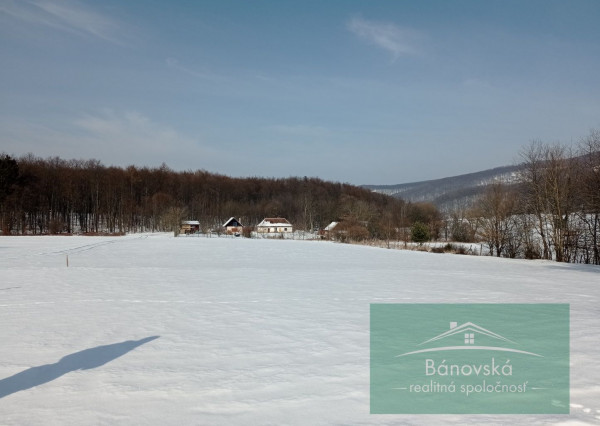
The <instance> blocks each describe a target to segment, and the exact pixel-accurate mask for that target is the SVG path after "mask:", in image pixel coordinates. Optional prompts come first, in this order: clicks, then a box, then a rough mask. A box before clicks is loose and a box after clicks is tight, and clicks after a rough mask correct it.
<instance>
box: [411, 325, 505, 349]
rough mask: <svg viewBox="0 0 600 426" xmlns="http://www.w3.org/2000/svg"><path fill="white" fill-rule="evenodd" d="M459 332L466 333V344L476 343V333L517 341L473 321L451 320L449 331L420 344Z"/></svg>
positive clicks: (501, 339)
mask: <svg viewBox="0 0 600 426" xmlns="http://www.w3.org/2000/svg"><path fill="white" fill-rule="evenodd" d="M457 334H463V335H464V339H465V340H464V343H465V345H474V344H475V336H476V334H480V335H483V336H488V337H491V338H493V339H497V340H500V341H503V342H508V343H515V342H513V341H512V340H509V339H507V338H506V337H503V336H501V335H499V334H497V333H494V332H493V331H490V330H487V329H485V328H483V327H480V326H478V325H477V324H473V323H472V322H466V323H464V324H462V325H458V323H457V322H451V323H450V329H449V330H448V331H445V332H444V333H441V334H438V335H437V336H435V337H432V338H431V339H429V340H426V341H424V342H423V343H421V344H419V346H421V345H425V344H427V343H430V342H434V341H436V340H441V339H445V338H446V337H450V336H455V335H457Z"/></svg>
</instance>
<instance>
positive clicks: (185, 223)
mask: <svg viewBox="0 0 600 426" xmlns="http://www.w3.org/2000/svg"><path fill="white" fill-rule="evenodd" d="M181 224H182V225H200V222H198V221H197V220H184V221H183V222H181Z"/></svg>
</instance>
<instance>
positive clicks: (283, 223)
mask: <svg viewBox="0 0 600 426" xmlns="http://www.w3.org/2000/svg"><path fill="white" fill-rule="evenodd" d="M293 231H294V229H293V227H292V224H291V223H290V222H288V220H287V219H285V218H283V217H265V218H264V219H263V220H262V222H260V223H259V224H258V225H256V232H259V233H265V234H266V233H270V232H280V233H286V232H293Z"/></svg>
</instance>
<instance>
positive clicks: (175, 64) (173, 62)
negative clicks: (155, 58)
mask: <svg viewBox="0 0 600 426" xmlns="http://www.w3.org/2000/svg"><path fill="white" fill-rule="evenodd" d="M165 64H166V65H167V68H169V69H172V70H176V71H180V72H183V73H185V74H188V75H191V76H192V77H197V78H202V79H206V80H222V79H223V77H220V76H217V75H215V74H210V73H208V72H201V71H197V70H194V69H192V68H189V67H187V66H185V65H182V64H181V62H179V61H178V60H177V59H175V58H167V59H165Z"/></svg>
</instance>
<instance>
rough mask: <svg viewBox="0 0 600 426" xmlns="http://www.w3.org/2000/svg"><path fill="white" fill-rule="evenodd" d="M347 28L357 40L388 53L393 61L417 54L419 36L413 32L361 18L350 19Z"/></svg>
mask: <svg viewBox="0 0 600 426" xmlns="http://www.w3.org/2000/svg"><path fill="white" fill-rule="evenodd" d="M347 28H348V30H350V31H351V32H352V33H354V34H356V35H357V36H358V37H359V38H361V39H363V40H365V41H367V42H368V43H371V44H373V45H375V46H377V47H379V48H381V49H383V50H386V51H387V52H389V53H390V54H391V55H392V58H393V59H394V60H396V59H398V58H399V57H400V56H403V55H414V54H417V53H419V51H418V48H417V41H418V39H419V38H420V34H419V33H418V32H417V31H415V30H412V29H409V28H403V27H399V26H397V25H394V24H391V23H386V22H376V21H368V20H366V19H363V18H354V19H351V20H350V21H349V22H348V24H347Z"/></svg>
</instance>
